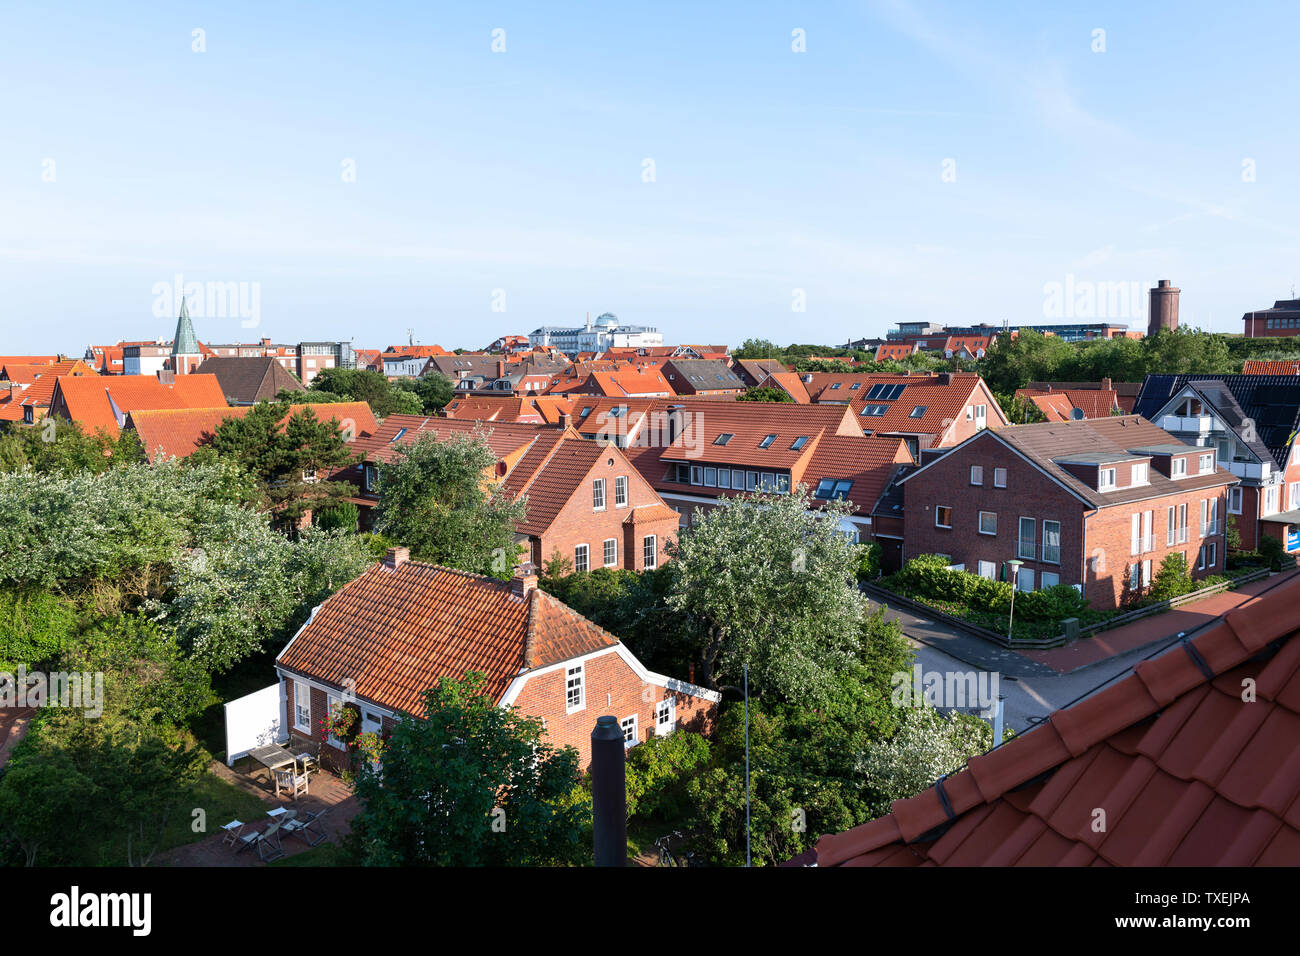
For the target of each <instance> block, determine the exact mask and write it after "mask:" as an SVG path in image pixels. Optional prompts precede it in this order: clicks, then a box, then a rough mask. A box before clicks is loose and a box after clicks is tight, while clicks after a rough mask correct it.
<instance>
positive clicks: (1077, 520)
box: [903, 436, 1084, 584]
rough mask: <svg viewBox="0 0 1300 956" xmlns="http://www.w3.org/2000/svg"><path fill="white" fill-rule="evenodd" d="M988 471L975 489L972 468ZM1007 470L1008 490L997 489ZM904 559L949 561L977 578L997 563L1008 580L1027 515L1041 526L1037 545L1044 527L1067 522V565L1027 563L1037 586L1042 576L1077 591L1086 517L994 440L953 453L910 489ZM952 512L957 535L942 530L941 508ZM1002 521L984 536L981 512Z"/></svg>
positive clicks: (909, 483) (1064, 559) (914, 480)
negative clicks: (941, 557)
mask: <svg viewBox="0 0 1300 956" xmlns="http://www.w3.org/2000/svg"><path fill="white" fill-rule="evenodd" d="M972 465H982V466H983V468H984V484H983V485H982V486H974V485H972V484H971V483H970V468H971V466H972ZM994 468H1006V469H1007V482H1006V484H1007V487H1005V488H994V487H993V469H994ZM903 491H904V496H905V497H904V500H905V502H906V504H905V506H904V509H903V510H904V522H903V560H904V561H906V560H908V559H910V558H914V557H916V556H917V555H919V554H947V555H950V556H951V557H952V560H953V563H955V564H965V565H966V569H967V570H968V571H971V572H976V571H978V568H979V564H978V562H980V561H992V562H993V563H994V564H996V565H997V567H998V572H999V573H1001V570H1002V565H1003V563H1004V562H1006V561H1008V560H1010V559H1011V558H1014V557H1016V556H1017V555H1016V544H1017V540H1018V538H1019V522H1020V518H1021V516H1024V517H1027V518H1033V519H1034V521H1035V525H1034V527H1035V541H1036V542H1037V543H1038V544H1041V542H1042V527H1043V525H1042V523H1043V521H1044V520H1048V521H1059V522H1060V523H1061V563H1060V564H1059V565H1054V564H1049V563H1046V562H1042V561H1028V560H1026V562H1025V567H1027V568H1030V569H1032V570H1033V571H1034V580H1035V582H1037V581H1038V578H1039V574H1040V573H1041V572H1042V571H1051V572H1053V573H1056V574H1059V575H1060V583H1062V584H1078V583H1080V582H1081V581H1082V569H1083V510H1084V506H1083V504H1082V502H1080V501H1079V500H1078V499H1077V498H1075V497H1074V496H1073V495H1071V494H1070V493H1069V492H1067V491H1066V490H1065V489H1064V488H1062V487H1061V486H1060V485H1058V484H1056V482H1054V481H1052V480H1051V479H1050V478H1048V477H1047V476H1046V475H1044V474H1042V473H1041V472H1040V471H1038V470H1037V469H1036V468H1033V467H1031V466H1030V465H1029V464H1028V463H1027V462H1025V461H1024V460H1023V459H1021V458H1020V457H1019V456H1017V455H1014V454H1012V453H1011V452H1009V451H1008V450H1007V449H1006V447H1005V446H1004V445H1002V444H1000V443H998V442H997V441H995V440H993V439H992V437H991V436H990V437H989V438H988V439H984V440H980V441H976V442H972V443H971V444H970V445H967V446H966V447H965V448H964V449H963V450H962V451H960V452H955V453H950V454H948V455H945V456H944V457H943V458H941V459H939V460H938V461H937V462H935V463H934V464H933V465H931V466H930V467H929V468H928V469H927V470H925V471H923V472H917V473H916V475H915V476H914V477H912V478H909V479H908V480H907V481H906V483H904V485H903ZM938 505H947V506H949V507H950V508H951V509H952V518H951V520H950V524H951V525H952V529H951V530H946V529H943V528H936V527H935V507H936V506H938ZM980 511H991V512H994V513H995V514H996V515H997V516H998V521H997V534H996V535H982V534H980V533H979V512H980Z"/></svg>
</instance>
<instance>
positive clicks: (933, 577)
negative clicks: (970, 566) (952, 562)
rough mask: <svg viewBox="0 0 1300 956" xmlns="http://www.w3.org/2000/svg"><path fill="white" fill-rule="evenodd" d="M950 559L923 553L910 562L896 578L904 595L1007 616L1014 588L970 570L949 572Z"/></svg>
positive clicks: (1006, 583) (1004, 582)
mask: <svg viewBox="0 0 1300 956" xmlns="http://www.w3.org/2000/svg"><path fill="white" fill-rule="evenodd" d="M948 564H949V560H948V558H946V557H944V556H942V555H938V554H921V555H917V556H916V557H915V558H912V560H910V561H908V562H907V564H905V565H904V566H903V569H902V570H901V571H899V572H898V574H896V575H894V580H895V581H896V582H897V583H898V584H899V585H901V586H902V588H903V589H904V592H905V593H907V592H911V593H914V594H917V595H920V596H921V597H927V598H932V599H935V600H939V601H947V602H951V603H954V604H964V605H966V606H968V607H971V608H980V609H982V610H985V611H992V612H993V613H995V614H1006V613H1007V612H1008V611H1009V610H1010V609H1011V585H1010V584H1009V583H1008V582H1006V581H990V580H989V579H988V578H982V577H980V576H979V575H978V574H971V573H970V572H969V571H949V570H948Z"/></svg>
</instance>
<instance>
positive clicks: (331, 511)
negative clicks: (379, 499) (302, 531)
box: [315, 501, 361, 531]
mask: <svg viewBox="0 0 1300 956" xmlns="http://www.w3.org/2000/svg"><path fill="white" fill-rule="evenodd" d="M315 517H316V527H318V528H320V529H322V530H324V531H333V530H334V529H336V528H342V529H343V530H344V531H356V530H357V522H358V521H359V520H360V519H361V509H360V508H358V507H357V506H356V505H354V504H353V503H352V502H350V501H340V502H339V503H338V504H335V505H330V506H329V507H328V508H322V509H320V510H319V511H317V512H316V516H315Z"/></svg>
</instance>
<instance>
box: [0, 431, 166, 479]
mask: <svg viewBox="0 0 1300 956" xmlns="http://www.w3.org/2000/svg"><path fill="white" fill-rule="evenodd" d="M142 461H144V448H143V447H142V446H141V444H140V439H139V438H138V437H137V436H136V433H135V432H134V431H133V430H127V429H123V430H122V431H121V432H119V433H118V435H117V436H116V437H114V436H112V435H109V434H108V432H106V431H104V430H103V429H101V430H99V431H96V432H94V433H92V434H89V435H88V434H86V433H85V432H84V431H83V430H82V428H81V425H80V424H78V423H77V422H68V421H64V420H63V419H61V418H54V417H50V418H46V419H45V420H44V421H43V422H41V423H40V424H38V425H36V426H34V427H28V426H23V425H18V424H17V423H9V424H8V425H7V427H5V428H4V429H3V431H0V471H8V472H12V471H25V470H31V471H34V472H37V473H39V474H58V475H73V474H77V473H78V472H91V473H94V474H98V473H100V472H103V471H107V470H108V469H109V468H116V467H120V466H123V465H132V464H139V463H140V462H142Z"/></svg>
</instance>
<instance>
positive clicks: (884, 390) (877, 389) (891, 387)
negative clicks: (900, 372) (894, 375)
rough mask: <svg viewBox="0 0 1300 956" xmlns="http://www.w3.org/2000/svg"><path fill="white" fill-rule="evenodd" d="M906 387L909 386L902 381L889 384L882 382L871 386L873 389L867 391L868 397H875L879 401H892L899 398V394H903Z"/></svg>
mask: <svg viewBox="0 0 1300 956" xmlns="http://www.w3.org/2000/svg"><path fill="white" fill-rule="evenodd" d="M905 388H907V386H906V385H903V384H901V383H892V384H888V383H884V382H880V383H878V384H876V385H872V386H871V389H870V390H869V391H868V392H867V398H870V399H874V400H876V401H878V402H892V401H893V400H894V399H896V398H898V396H900V395H902V394H903V389H905Z"/></svg>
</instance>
